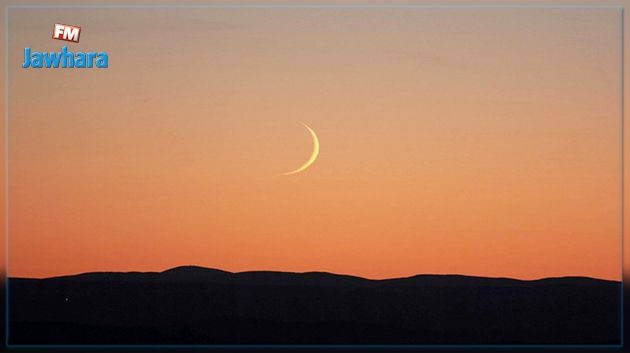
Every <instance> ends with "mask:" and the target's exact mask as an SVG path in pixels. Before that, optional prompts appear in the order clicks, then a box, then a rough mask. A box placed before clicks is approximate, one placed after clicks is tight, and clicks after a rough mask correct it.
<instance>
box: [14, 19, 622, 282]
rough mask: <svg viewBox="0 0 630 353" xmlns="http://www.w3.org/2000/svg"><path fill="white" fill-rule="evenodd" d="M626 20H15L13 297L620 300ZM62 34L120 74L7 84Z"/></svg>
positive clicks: (24, 77)
mask: <svg viewBox="0 0 630 353" xmlns="http://www.w3.org/2000/svg"><path fill="white" fill-rule="evenodd" d="M619 18H620V17H619V12H618V10H616V9H598V10H593V9H589V10H584V9H527V10H524V9H493V10H488V9H463V10H462V9H414V10H408V9H406V10H405V9H378V10H375V9H247V10H244V9H223V10H221V9H179V10H173V9H168V10H166V9H162V10H146V9H144V10H138V9H135V10H129V9H128V10H119V9H109V10H94V9H91V10H68V9H64V10H33V9H12V10H11V13H10V31H11V42H10V48H9V49H10V53H9V54H10V62H9V64H10V68H11V71H10V75H11V77H10V78H11V80H10V87H9V88H10V101H9V103H10V123H11V125H10V131H9V133H10V136H11V140H10V162H9V166H10V188H9V191H10V204H9V206H10V218H9V221H10V223H9V225H10V257H9V274H10V275H11V276H28V277H44V276H52V275H59V274H68V273H77V272H86V271H101V270H113V271H129V270H139V271H146V270H162V269H166V268H168V267H173V266H177V265H183V264H196V265H202V266H208V267H216V268H221V269H226V270H230V271H243V270H257V269H272V270H285V271H311V270H318V271H330V272H336V273H347V274H355V275H360V276H365V277H369V278H385V277H396V276H407V275H413V274H417V273H461V274H470V275H484V276H506V277H517V278H539V277H548V276H564V275H583V276H592V277H599V278H609V279H619V278H620V261H621V259H620V249H619V247H620V238H619V233H620V229H619V227H620V217H619V216H620V214H619V212H620V208H619V200H620V199H619V198H620V195H619V178H620V173H619V167H620V166H619V158H620V144H619V133H620V124H619V114H620V110H619V94H620V91H619V74H620V71H619V56H620V53H619V50H620V46H619V40H620V37H619V29H620V27H619V25H620V23H619ZM55 22H61V23H68V24H77V25H80V26H82V27H83V33H82V35H81V44H78V45H75V44H67V45H68V47H69V48H71V49H75V50H76V49H82V50H106V51H107V52H108V53H109V56H110V68H109V69H107V70H96V69H94V70H23V69H21V68H20V63H21V61H22V50H23V48H24V47H26V46H28V47H31V48H33V49H37V50H42V51H48V50H55V51H56V50H59V48H60V47H61V46H62V45H64V43H63V42H59V41H55V40H52V39H51V38H50V35H51V28H52V24H53V23H55ZM300 121H302V122H305V123H307V124H309V126H311V127H312V128H313V129H314V130H315V131H316V132H317V134H318V136H319V139H320V143H321V152H320V156H319V159H318V160H317V161H316V162H315V163H314V164H313V166H312V167H311V168H309V169H307V170H306V171H304V172H303V173H300V174H296V175H291V176H280V175H279V174H281V173H283V172H286V171H289V170H292V169H295V168H296V167H297V166H299V165H300V164H301V163H303V162H304V161H305V160H306V159H308V156H309V155H310V149H311V141H310V137H309V134H308V132H307V131H306V130H305V129H304V128H303V127H302V126H301V125H300V124H299V122H300Z"/></svg>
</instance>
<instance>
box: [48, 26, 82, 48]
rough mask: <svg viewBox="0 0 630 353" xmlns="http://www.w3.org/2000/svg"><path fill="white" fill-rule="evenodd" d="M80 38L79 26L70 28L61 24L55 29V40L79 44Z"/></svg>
mask: <svg viewBox="0 0 630 353" xmlns="http://www.w3.org/2000/svg"><path fill="white" fill-rule="evenodd" d="M80 36H81V27H79V26H70V25H64V24H61V23H55V26H54V27H53V35H52V37H53V39H59V40H65V41H68V42H75V43H79V37H80Z"/></svg>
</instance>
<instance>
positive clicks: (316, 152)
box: [282, 123, 319, 175]
mask: <svg viewBox="0 0 630 353" xmlns="http://www.w3.org/2000/svg"><path fill="white" fill-rule="evenodd" d="M302 125H304V127H305V128H306V130H308V132H310V133H311V136H312V137H313V153H311V158H309V159H308V161H306V163H304V164H302V166H301V167H299V168H298V169H295V170H292V171H290V172H286V173H283V174H282V175H291V174H297V173H299V172H302V171H304V170H305V169H306V168H308V167H310V166H311V164H313V163H315V160H316V159H317V156H318V155H319V140H318V139H317V134H315V131H313V129H311V128H310V127H309V126H308V125H306V124H304V123H302Z"/></svg>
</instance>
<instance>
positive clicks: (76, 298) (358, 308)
mask: <svg viewBox="0 0 630 353" xmlns="http://www.w3.org/2000/svg"><path fill="white" fill-rule="evenodd" d="M9 283H10V288H9V289H10V298H11V300H10V314H11V315H10V336H9V339H10V343H12V344H165V343H169V344H217V343H221V344H244V343H259V344H268V343H273V344H285V343H291V344H312V343H319V344H617V343H619V341H620V337H619V327H620V326H619V320H620V314H619V313H620V290H621V285H620V283H619V282H615V281H606V280H599V279H593V278H586V277H562V278H547V279H541V280H534V281H523V280H516V279H509V278H485V277H471V276H461V275H417V276H412V277H407V278H394V279H386V280H370V279H365V278H361V277H354V276H346V275H337V274H332V273H326V272H307V273H290V272H273V271H249V272H239V273H231V272H227V271H221V270H216V269H208V268H203V267H198V266H182V267H176V268H173V269H170V270H167V271H164V272H124V273H120V272H94V273H85V274H79V275H74V276H63V277H53V278H47V279H26V278H12V279H10V282H9Z"/></svg>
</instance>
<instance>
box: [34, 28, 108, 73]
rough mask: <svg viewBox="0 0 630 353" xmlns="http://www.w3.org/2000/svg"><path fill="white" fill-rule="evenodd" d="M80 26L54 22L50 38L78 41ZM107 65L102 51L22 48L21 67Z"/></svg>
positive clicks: (106, 59)
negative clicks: (46, 50) (49, 50)
mask: <svg viewBox="0 0 630 353" xmlns="http://www.w3.org/2000/svg"><path fill="white" fill-rule="evenodd" d="M80 37H81V27H79V26H70V25H65V24H61V23H55V25H54V27H53V34H52V38H53V39H57V40H63V41H66V42H73V43H79V38H80ZM108 66H109V57H108V56H107V52H104V51H86V52H84V51H72V50H68V47H67V46H63V47H61V49H60V50H59V51H56V52H55V51H51V52H40V51H36V50H32V49H31V48H30V47H26V48H24V62H23V63H22V68H24V69H28V68H33V69H42V68H46V69H49V68H55V69H57V68H62V69H66V68H77V69H84V68H94V67H96V68H98V69H106V68H107V67H108Z"/></svg>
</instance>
